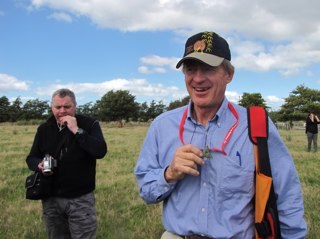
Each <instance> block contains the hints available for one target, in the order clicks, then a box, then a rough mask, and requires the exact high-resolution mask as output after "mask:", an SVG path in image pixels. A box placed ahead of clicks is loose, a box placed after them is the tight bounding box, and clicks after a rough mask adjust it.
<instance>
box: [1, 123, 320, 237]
mask: <svg viewBox="0 0 320 239" xmlns="http://www.w3.org/2000/svg"><path fill="white" fill-rule="evenodd" d="M36 128H37V126H24V125H11V124H0V166H1V167H0V178H1V180H0V211H1V213H0V238H1V239H2V238H3V239H42V238H43V239H44V238H47V237H46V233H45V230H44V226H43V224H42V221H41V211H42V210H41V203H40V201H30V200H26V199H25V189H24V183H25V178H26V176H27V175H29V174H30V171H29V170H28V169H27V166H26V163H25V158H26V155H27V154H28V152H29V150H30V147H31V144H32V141H33V137H34V134H35V131H36ZM102 129H103V133H104V135H105V138H106V140H107V143H108V147H109V152H108V154H107V155H106V157H105V158H104V159H102V160H99V161H98V164H97V187H96V199H97V214H98V224H99V225H98V231H97V238H98V239H126V238H128V239H148V238H150V239H157V238H160V236H161V234H162V230H163V228H162V223H161V204H158V205H145V204H144V202H143V201H142V200H141V199H140V197H139V194H138V188H137V185H136V181H135V177H134V174H133V168H134V166H135V164H136V160H137V158H138V155H139V150H140V148H141V146H142V143H143V139H144V137H145V134H146V132H147V126H142V125H140V126H139V125H135V126H128V125H127V126H126V127H124V128H116V127H112V126H111V125H107V124H103V125H102ZM280 133H281V135H282V137H283V140H284V141H285V143H286V144H287V146H288V147H289V150H290V152H291V153H292V155H293V158H294V160H295V164H296V167H297V170H298V172H299V176H300V181H301V183H302V188H303V193H304V200H305V201H304V202H305V217H306V220H307V223H308V230H309V233H308V238H312V239H313V238H320V236H319V235H320V153H307V152H306V136H305V134H304V131H303V130H291V131H280Z"/></svg>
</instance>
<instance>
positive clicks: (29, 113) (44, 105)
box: [21, 99, 49, 120]
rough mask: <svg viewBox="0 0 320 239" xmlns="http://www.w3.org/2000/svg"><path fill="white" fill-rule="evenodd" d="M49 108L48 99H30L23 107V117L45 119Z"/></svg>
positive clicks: (25, 118)
mask: <svg viewBox="0 0 320 239" xmlns="http://www.w3.org/2000/svg"><path fill="white" fill-rule="evenodd" d="M48 108H49V105H48V101H41V100H39V99H35V100H28V101H27V102H26V103H25V104H24V105H23V107H22V116H21V118H22V119H24V120H31V119H44V118H46V117H47V114H48Z"/></svg>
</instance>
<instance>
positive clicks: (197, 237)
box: [179, 235, 213, 239]
mask: <svg viewBox="0 0 320 239" xmlns="http://www.w3.org/2000/svg"><path fill="white" fill-rule="evenodd" d="M179 236H180V237H181V238H184V239H213V238H212V237H206V236H200V235H192V236H181V235H179Z"/></svg>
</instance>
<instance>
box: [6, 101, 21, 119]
mask: <svg viewBox="0 0 320 239" xmlns="http://www.w3.org/2000/svg"><path fill="white" fill-rule="evenodd" d="M22 105H23V104H22V101H21V98H20V97H17V98H16V99H15V100H14V101H13V102H12V103H11V105H10V107H9V115H10V121H11V122H15V121H17V120H19V119H20V118H21V115H22Z"/></svg>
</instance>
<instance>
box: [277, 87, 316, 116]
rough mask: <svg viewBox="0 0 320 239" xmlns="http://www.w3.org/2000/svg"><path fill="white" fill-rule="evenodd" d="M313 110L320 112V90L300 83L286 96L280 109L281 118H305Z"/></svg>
mask: <svg viewBox="0 0 320 239" xmlns="http://www.w3.org/2000/svg"><path fill="white" fill-rule="evenodd" d="M311 111H313V112H315V113H316V114H320V90H315V89H310V88H308V87H305V86H304V85H299V86H297V88H296V89H294V90H293V91H292V92H291V93H290V94H289V97H287V98H285V103H284V104H283V105H282V106H281V108H280V110H279V115H280V120H281V121H294V120H305V119H306V117H307V114H308V113H309V112H311Z"/></svg>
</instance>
